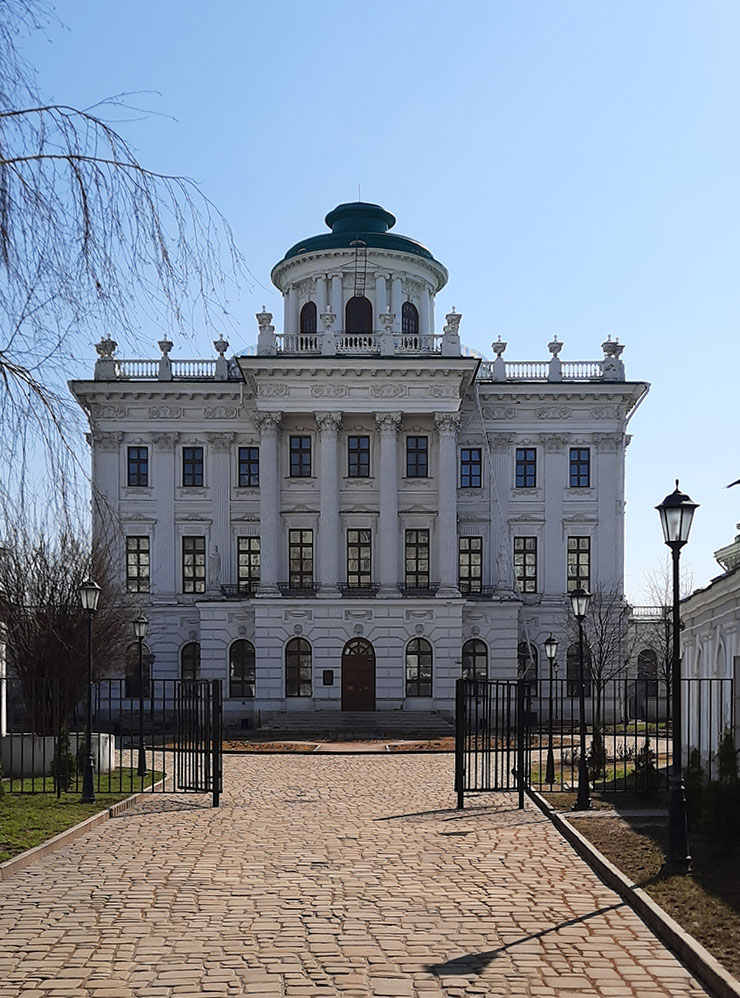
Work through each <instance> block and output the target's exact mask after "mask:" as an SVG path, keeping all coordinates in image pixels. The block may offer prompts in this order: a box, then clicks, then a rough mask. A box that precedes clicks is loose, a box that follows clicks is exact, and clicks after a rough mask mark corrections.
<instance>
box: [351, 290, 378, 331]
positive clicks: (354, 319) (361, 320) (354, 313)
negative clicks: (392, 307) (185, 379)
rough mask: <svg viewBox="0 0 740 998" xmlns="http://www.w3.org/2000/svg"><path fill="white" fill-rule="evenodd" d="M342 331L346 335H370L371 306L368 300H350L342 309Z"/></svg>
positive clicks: (359, 298)
mask: <svg viewBox="0 0 740 998" xmlns="http://www.w3.org/2000/svg"><path fill="white" fill-rule="evenodd" d="M344 329H345V332H347V333H372V331H373V306H372V304H371V303H370V299H369V298H365V297H364V296H362V297H360V296H355V297H354V298H350V299H349V301H348V302H347V304H346V306H345V309H344Z"/></svg>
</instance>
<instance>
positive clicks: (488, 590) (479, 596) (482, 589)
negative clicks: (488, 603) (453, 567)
mask: <svg viewBox="0 0 740 998" xmlns="http://www.w3.org/2000/svg"><path fill="white" fill-rule="evenodd" d="M458 588H459V590H460V592H461V593H462V594H463V596H464V597H465V598H466V599H472V600H484V599H493V591H494V588H495V587H494V586H483V585H481V584H480V583H475V582H459V583H458Z"/></svg>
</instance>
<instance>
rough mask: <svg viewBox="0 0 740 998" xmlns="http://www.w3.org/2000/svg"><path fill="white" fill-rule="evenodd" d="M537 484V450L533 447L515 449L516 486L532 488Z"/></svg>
mask: <svg viewBox="0 0 740 998" xmlns="http://www.w3.org/2000/svg"><path fill="white" fill-rule="evenodd" d="M536 485H537V451H536V449H535V448H534V447H517V449H516V487H517V488H518V489H533V488H535V486H536Z"/></svg>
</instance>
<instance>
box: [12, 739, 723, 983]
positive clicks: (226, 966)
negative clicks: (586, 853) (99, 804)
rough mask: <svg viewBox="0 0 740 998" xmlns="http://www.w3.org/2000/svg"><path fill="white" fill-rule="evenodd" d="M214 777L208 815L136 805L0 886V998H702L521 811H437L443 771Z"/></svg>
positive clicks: (368, 762)
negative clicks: (214, 797)
mask: <svg viewBox="0 0 740 998" xmlns="http://www.w3.org/2000/svg"><path fill="white" fill-rule="evenodd" d="M224 767H225V788H226V792H225V794H224V796H223V798H222V801H223V804H222V807H221V808H218V809H213V808H211V807H210V806H209V802H208V800H207V799H206V798H205V797H197V796H193V797H189V798H186V797H174V796H172V797H168V796H155V795H150V796H149V797H148V798H147V799H146V800H145V801H143V802H141V803H139V804H137V805H136V806H135V807H134V808H132V809H131V810H130V811H127V812H126V813H125V814H123V815H121V816H120V817H119V818H116V819H115V820H114V821H110V822H107V823H105V824H102V825H100V826H98V827H97V828H96V829H94V830H93V831H91V832H89V833H88V834H87V835H85V836H83V837H81V838H80V839H77V840H76V841H75V842H73V843H70V844H69V845H68V846H65V847H64V848H63V849H61V850H60V851H58V852H56V853H54V854H52V855H50V856H48V857H46V858H45V859H43V860H41V861H40V862H39V863H36V864H34V865H33V866H30V867H27V868H26V869H25V870H23V871H21V872H20V873H18V874H17V875H15V876H13V877H12V878H10V879H9V880H7V881H3V882H0V939H1V940H2V944H0V948H1V950H2V952H1V953H0V980H1V981H2V985H0V996H1V998H78V996H79V998H81V996H83V995H84V996H85V998H195V996H201V998H208V996H209V995H212V996H213V998H220V996H224V998H245V996H247V998H315V996H326V998H329V996H330V995H341V996H342V998H369V996H374V998H441V996H445V998H478V996H496V998H503V996H506V998H557V996H564V998H648V996H649V998H701V996H706V992H705V991H703V990H702V988H701V987H700V985H699V984H698V983H697V982H696V981H695V980H694V979H693V978H692V977H691V976H690V974H689V973H688V971H686V970H685V968H683V967H682V965H681V964H680V963H679V962H678V961H677V960H675V959H674V958H673V957H672V956H671V955H670V954H669V953H668V952H667V951H666V950H665V948H664V947H663V946H662V945H661V944H660V943H659V942H658V940H657V939H656V938H655V937H654V936H653V935H652V934H651V933H650V932H649V930H648V929H647V928H646V927H645V925H644V924H643V923H642V922H641V921H640V920H639V918H637V916H636V915H635V914H634V913H633V912H632V911H631V910H630V909H629V908H627V906H626V905H624V904H623V903H622V902H621V900H620V899H619V898H618V897H617V896H616V895H614V894H612V892H611V891H609V890H608V889H607V888H606V887H605V886H604V885H603V884H601V883H600V882H599V881H598V880H597V878H596V877H595V876H594V875H593V873H591V871H590V870H589V868H588V867H587V866H586V864H585V863H583V862H582V861H581V860H580V859H579V858H578V857H577V856H576V855H575V853H574V852H573V851H572V850H571V849H570V847H569V846H568V845H567V844H566V843H565V842H564V840H563V839H562V838H561V837H560V836H559V835H558V833H557V832H556V831H555V829H554V828H553V827H552V826H551V825H550V823H549V822H548V821H547V820H546V819H545V818H544V817H543V816H542V815H541V814H540V813H539V812H538V811H537V810H536V809H534V808H533V807H532V806H531V805H530V804H529V803H527V807H526V811H525V812H524V813H522V812H520V811H518V810H517V809H516V806H515V803H516V802H515V799H514V798H513V797H508V796H505V795H490V796H486V797H481V798H478V799H476V800H473V801H471V802H469V803H467V804H466V809H465V811H464V812H463V813H462V814H460V813H458V812H456V811H455V798H454V794H453V793H452V791H451V787H452V778H453V763H452V759H451V757H449V756H428V757H424V756H408V757H402V756H400V757H399V756H390V757H386V756H382V755H372V756H329V755H323V756H320V757H318V758H317V757H314V756H309V757H305V756H277V755H275V756H271V755H250V756H229V757H227V758H226V759H225V760H224ZM450 832H464V833H465V834H464V835H450ZM577 919H578V920H580V921H576V920H577Z"/></svg>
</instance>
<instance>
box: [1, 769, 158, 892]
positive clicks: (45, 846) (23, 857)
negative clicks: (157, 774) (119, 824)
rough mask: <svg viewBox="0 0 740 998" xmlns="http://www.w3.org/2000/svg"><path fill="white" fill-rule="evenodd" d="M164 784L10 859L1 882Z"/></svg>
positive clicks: (5, 863) (106, 810)
mask: <svg viewBox="0 0 740 998" xmlns="http://www.w3.org/2000/svg"><path fill="white" fill-rule="evenodd" d="M164 782H165V780H164V779H162V780H158V781H157V782H156V783H153V784H152V786H151V787H147V789H146V790H139V791H138V792H137V793H135V794H132V795H131V796H130V797H126V798H124V800H119V801H118V803H117V804H112V805H111V806H110V807H108V808H106V809H105V811H99V812H98V814H93V815H91V816H90V817H89V818H85V820H84V821H81V822H79V824H77V825H72V827H71V828H65V830H64V831H63V832H60V833H59V834H58V835H55V836H54V837H53V838H51V839H47V840H46V842H41V843H40V844H39V845H37V846H34V847H33V848H32V849H26V851H25V852H21V853H19V854H18V855H17V856H13V858H12V859H8V860H6V861H5V862H4V863H0V882H2V881H3V880H7V879H8V878H9V877H12V876H13V874H15V873H20V871H21V870H24V869H25V868H26V867H27V866H31V864H32V863H36V862H37V861H38V860H40V859H43V858H44V857H45V856H48V855H49V854H50V853H52V852H56V850H57V849H61V848H62V846H66V845H67V844H68V843H70V842H72V841H74V839H78V838H79V837H80V836H81V835H84V834H85V833H86V832H89V831H91V829H93V828H95V827H96V826H97V825H101V824H102V823H103V822H104V821H110V819H111V818H117V817H118V815H119V814H123V813H124V811H128V810H129V808H131V807H132V806H133V805H134V804H135V803H136V802H137V801H138V800H139V798H140V797H143V796H145V794H151V793H154V792H155V791H156V790H158V789H159V788H160V787H161V786H162V785H163V784H164Z"/></svg>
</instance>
